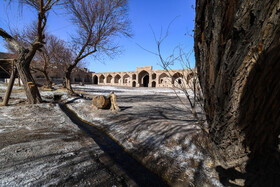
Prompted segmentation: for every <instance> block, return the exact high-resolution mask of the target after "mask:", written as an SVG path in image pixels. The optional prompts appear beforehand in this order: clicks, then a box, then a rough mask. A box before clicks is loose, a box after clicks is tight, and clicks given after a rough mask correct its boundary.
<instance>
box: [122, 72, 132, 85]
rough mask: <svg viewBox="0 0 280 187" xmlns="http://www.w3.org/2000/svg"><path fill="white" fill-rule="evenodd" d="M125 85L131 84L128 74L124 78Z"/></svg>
mask: <svg viewBox="0 0 280 187" xmlns="http://www.w3.org/2000/svg"><path fill="white" fill-rule="evenodd" d="M123 83H124V84H128V83H130V77H129V75H128V74H125V75H124V76H123Z"/></svg>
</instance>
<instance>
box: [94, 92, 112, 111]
mask: <svg viewBox="0 0 280 187" xmlns="http://www.w3.org/2000/svg"><path fill="white" fill-rule="evenodd" d="M92 105H93V106H94V107H96V108H98V109H109V108H110V99H109V98H107V97H105V96H103V95H98V96H95V97H94V98H93V99H92Z"/></svg>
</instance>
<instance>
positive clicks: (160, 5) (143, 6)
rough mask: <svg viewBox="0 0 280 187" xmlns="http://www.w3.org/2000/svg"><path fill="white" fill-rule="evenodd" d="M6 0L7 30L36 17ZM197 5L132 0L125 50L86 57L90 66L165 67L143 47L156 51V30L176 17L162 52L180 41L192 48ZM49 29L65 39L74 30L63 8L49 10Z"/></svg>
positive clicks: (1, 19) (2, 9) (1, 10)
mask: <svg viewBox="0 0 280 187" xmlns="http://www.w3.org/2000/svg"><path fill="white" fill-rule="evenodd" d="M6 4H7V3H6V1H4V0H0V27H1V28H3V29H6V30H7V31H9V28H19V29H21V28H23V27H24V26H25V25H28V24H31V23H32V21H33V20H35V19H34V17H35V18H36V14H35V12H34V10H33V9H31V8H29V7H25V8H23V9H22V11H20V14H19V13H17V12H16V11H15V10H16V9H17V8H18V6H17V5H16V4H13V5H12V6H10V7H8V8H7V6H6ZM194 6H195V0H129V18H130V20H131V29H132V34H133V37H132V38H118V39H117V40H118V42H119V44H120V46H121V49H122V53H121V54H120V55H118V56H116V57H114V59H109V58H105V59H103V60H101V61H100V60H96V59H93V58H88V59H86V61H87V67H88V68H89V69H90V70H91V71H95V72H112V71H135V70H136V67H141V66H153V69H162V68H161V66H160V65H159V64H160V61H159V58H158V57H157V56H155V55H153V54H151V53H149V52H147V51H145V50H144V49H143V48H145V49H147V50H149V51H153V52H156V50H157V46H156V42H155V40H154V35H153V31H154V33H155V35H156V36H157V37H159V36H160V32H161V30H162V31H163V32H164V33H165V31H166V30H167V27H168V25H169V23H170V22H171V21H172V20H174V18H176V19H175V20H174V21H173V22H172V24H171V26H170V28H169V35H168V38H167V39H166V40H165V41H164V43H163V44H162V50H163V56H164V57H167V56H169V55H170V54H171V53H172V51H173V49H174V48H175V47H176V46H178V45H180V46H181V47H182V48H183V49H184V50H185V51H186V52H190V51H192V50H193V38H192V37H191V35H193V29H194V18H195V10H194ZM47 29H48V31H49V32H50V33H52V34H54V35H56V36H58V37H59V38H61V39H64V40H66V41H67V40H69V38H70V37H69V35H70V34H71V33H73V31H74V30H75V28H74V27H73V25H72V24H71V22H70V21H69V19H67V15H65V14H63V10H62V9H59V10H57V9H56V11H55V12H51V13H50V15H49V18H48V22H47ZM152 30H153V31H152ZM140 46H141V47H140ZM5 51H6V50H5V48H4V47H3V40H2V39H1V38H0V52H5ZM190 62H191V64H192V65H193V66H194V55H191V56H190ZM172 68H174V69H180V68H181V65H180V64H175V65H174V66H173V67H172Z"/></svg>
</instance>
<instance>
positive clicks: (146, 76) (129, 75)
mask: <svg viewBox="0 0 280 187" xmlns="http://www.w3.org/2000/svg"><path fill="white" fill-rule="evenodd" d="M186 77H187V78H186ZM191 78H192V71H191V70H189V69H176V70H170V72H169V73H168V72H167V71H166V70H153V68H152V66H146V67H137V68H136V71H124V72H106V73H92V83H93V84H97V85H111V86H127V87H155V88H160V87H172V86H173V85H176V84H185V85H188V81H189V80H190V79H191ZM177 86H178V85H177Z"/></svg>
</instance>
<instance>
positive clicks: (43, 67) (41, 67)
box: [31, 34, 59, 88]
mask: <svg viewBox="0 0 280 187" xmlns="http://www.w3.org/2000/svg"><path fill="white" fill-rule="evenodd" d="M45 41H46V44H45V45H44V47H43V48H41V50H40V51H39V52H38V53H37V54H36V56H35V61H33V62H32V63H31V69H32V70H34V71H39V72H41V73H42V74H43V76H44V78H45V81H46V87H47V88H52V81H51V79H50V78H49V75H48V74H49V71H52V70H53V68H54V67H56V66H57V62H56V60H57V59H56V53H57V51H56V49H57V45H59V39H58V38H57V37H56V36H54V35H48V34H46V39H45Z"/></svg>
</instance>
